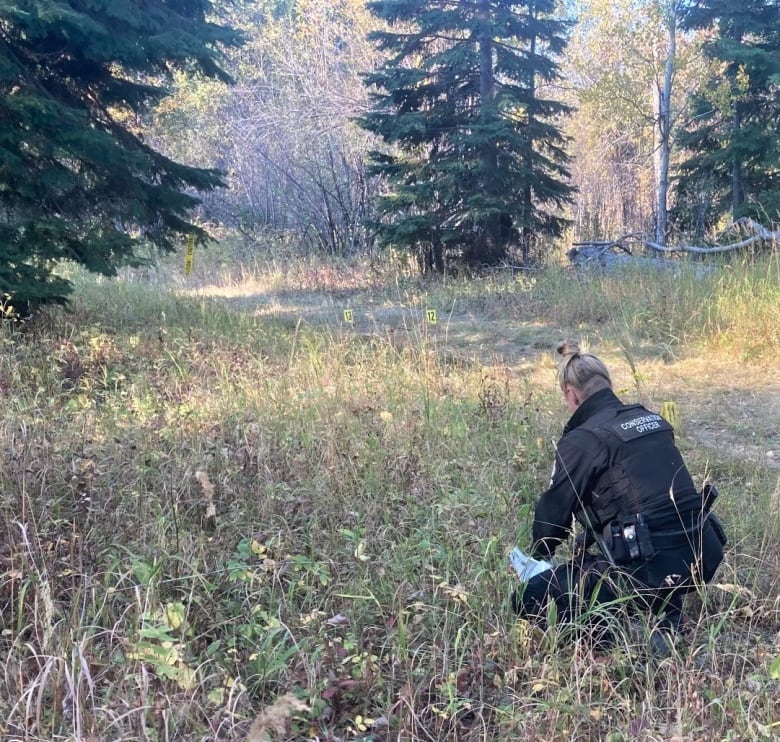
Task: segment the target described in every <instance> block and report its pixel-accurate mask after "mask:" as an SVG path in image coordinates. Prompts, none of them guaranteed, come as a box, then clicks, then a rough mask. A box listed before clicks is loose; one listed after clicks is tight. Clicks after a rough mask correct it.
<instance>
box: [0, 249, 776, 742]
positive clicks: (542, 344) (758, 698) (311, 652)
mask: <svg viewBox="0 0 780 742" xmlns="http://www.w3.org/2000/svg"><path fill="white" fill-rule="evenodd" d="M223 257H224V256H221V257H220V259H221V260H222V259H223ZM228 265H229V267H230V270H227V269H225V268H224V263H223V267H219V266H215V264H211V265H208V264H207V265H203V264H202V263H199V266H198V271H199V272H196V274H195V275H194V276H192V277H190V278H189V279H187V280H186V281H185V280H184V279H183V278H182V277H178V278H175V277H172V276H171V275H168V273H167V272H166V271H165V270H161V271H160V272H156V273H153V274H150V275H146V276H143V277H141V276H140V275H139V274H135V275H133V276H126V277H124V278H123V280H121V281H114V282H95V281H91V280H85V279H79V290H78V292H77V295H76V297H75V300H74V303H73V307H72V311H71V313H69V314H62V313H59V312H55V313H52V314H50V315H48V316H47V317H42V318H39V319H38V320H37V321H36V323H35V324H34V326H32V327H30V328H28V329H27V330H25V331H24V332H23V333H18V332H16V331H14V330H13V329H10V328H4V329H3V334H2V338H0V339H1V340H2V343H3V352H2V356H0V393H1V394H2V397H3V407H2V416H1V417H0V426H1V432H2V440H3V446H2V449H1V450H0V463H1V464H2V466H1V467H0V493H2V494H0V511H1V512H2V521H3V523H2V526H1V528H2V531H0V533H1V534H2V536H1V537H0V621H1V622H2V623H1V624H0V627H1V631H0V647H2V650H1V651H0V657H2V658H3V659H2V660H0V663H1V664H0V670H1V671H2V673H3V681H4V682H3V683H2V684H0V737H2V738H3V739H25V740H70V739H78V740H82V739H101V740H102V739H112V740H119V739H121V740H135V739H139V740H169V739H171V740H173V739H176V740H198V739H222V740H229V739H244V738H249V739H253V740H264V739H320V740H326V739H331V740H335V739H375V740H380V739H403V740H429V739H434V740H443V739H453V740H497V739H513V738H515V739H538V740H553V739H582V740H584V739H609V740H613V741H617V740H623V739H625V740H628V739H632V740H634V739H646V740H656V739H672V738H677V739H762V738H765V739H771V738H772V737H773V736H776V735H777V734H780V708H779V707H778V702H777V698H778V697H779V695H780V694H778V690H780V687H779V685H780V681H779V678H780V645H779V644H778V641H780V638H779V637H780V633H779V632H780V601H778V597H777V596H778V593H779V592H780V590H779V588H780V564H779V563H778V559H779V558H778V553H777V552H778V550H777V543H778V538H779V537H780V483H779V482H778V475H777V469H774V468H772V467H771V466H770V465H769V464H770V463H771V459H770V458H767V457H766V456H765V453H766V452H770V453H771V452H772V451H773V450H774V449H780V437H778V436H780V431H778V429H777V427H776V426H777V418H776V417H772V409H773V408H772V406H771V403H772V399H773V398H775V399H776V395H777V393H778V386H777V381H776V379H775V378H774V377H773V375H772V374H773V371H772V368H773V367H772V366H771V365H769V364H770V363H772V362H773V360H774V359H775V358H776V357H777V354H778V350H779V348H778V336H777V332H776V329H775V328H776V327H777V326H780V315H779V314H778V313H779V312H780V288H778V287H780V280H779V277H778V264H777V259H776V258H770V259H765V260H761V261H755V262H750V263H744V264H734V265H731V266H728V267H725V268H722V269H721V270H719V271H717V272H714V273H711V274H707V275H705V276H703V277H701V278H696V277H695V275H694V273H693V272H692V271H683V273H681V274H680V275H678V276H677V277H672V276H671V274H663V275H658V274H653V275H650V274H646V273H636V274H626V275H621V276H613V277H599V276H589V277H587V276H586V277H578V276H575V275H573V274H571V273H568V272H566V271H562V270H549V271H547V272H545V273H542V274H539V275H537V276H535V277H533V278H532V279H531V278H529V277H528V276H510V275H498V276H495V277H493V278H490V279H480V280H479V281H474V282H467V281H463V280H453V281H446V282H443V283H439V284H429V283H425V282H421V281H419V280H418V279H415V278H413V277H411V276H410V275H404V274H396V273H394V272H392V271H390V270H388V269H387V268H386V267H385V268H382V267H374V268H373V269H372V268H369V267H365V266H354V265H333V264H331V265H321V264H318V263H316V262H315V261H308V262H303V263H301V264H296V263H294V262H292V261H281V260H275V261H269V263H268V265H267V266H265V267H263V266H257V265H255V266H253V267H252V269H251V270H249V269H246V268H244V269H236V268H235V266H233V265H231V264H229V263H228ZM347 306H349V307H352V308H355V310H356V320H355V322H354V324H352V325H350V324H348V323H345V322H344V321H343V315H342V310H343V308H345V307H347ZM430 307H435V308H437V310H438V322H437V324H436V325H430V324H428V323H426V322H425V310H426V309H427V308H430ZM369 315H370V316H369ZM571 334H576V335H578V336H585V337H588V338H589V339H590V340H591V343H592V345H594V346H595V348H596V350H597V351H598V352H600V353H603V354H604V355H605V357H606V358H607V359H608V360H609V361H610V362H611V363H612V364H613V366H614V367H615V369H616V377H617V380H618V386H620V387H621V388H622V390H623V392H624V396H626V397H627V398H637V397H640V398H643V399H645V400H646V401H648V402H649V403H651V404H656V405H658V404H660V401H661V400H663V399H669V398H671V399H675V400H677V401H678V403H679V404H680V407H681V408H682V410H683V420H684V425H683V428H682V430H681V435H680V442H681V445H682V447H683V449H684V450H685V453H686V454H687V455H688V457H689V460H690V462H691V468H692V470H693V472H694V474H695V475H696V476H697V478H699V479H703V478H704V477H705V476H713V475H714V476H715V478H716V479H717V480H718V482H719V485H720V490H721V502H720V507H719V509H720V511H721V512H722V514H723V516H724V519H725V520H726V521H727V523H728V524H729V527H730V535H731V536H732V542H733V543H732V547H731V549H730V551H729V555H728V561H727V564H725V565H724V567H723V568H722V571H721V573H720V575H719V586H718V587H711V588H709V589H708V590H707V591H706V593H705V594H703V595H702V596H700V597H699V596H693V597H692V598H691V599H690V615H691V619H692V624H693V628H692V631H691V634H690V637H689V639H688V642H687V643H686V645H685V646H684V647H681V648H680V650H679V652H678V653H677V654H676V655H675V656H674V657H673V658H671V659H669V660H666V661H664V662H663V663H661V664H656V663H652V662H649V661H647V659H646V658H645V657H644V654H643V651H642V647H643V644H644V641H643V632H645V631H646V629H647V628H649V627H638V629H637V628H636V627H635V630H634V631H633V633H632V632H629V631H626V632H625V637H624V640H623V641H622V642H621V643H620V646H619V647H618V648H617V649H615V650H613V651H612V652H611V653H610V654H609V655H607V658H606V661H605V660H604V658H594V657H593V655H592V653H591V652H590V650H589V649H588V647H587V646H585V645H584V644H581V643H576V642H575V643H571V642H570V641H569V639H568V638H567V637H566V636H565V635H562V634H560V633H559V632H557V631H555V630H551V631H549V632H547V633H546V634H541V633H538V632H536V631H534V630H532V629H531V628H530V627H529V626H528V625H526V624H524V623H523V622H517V621H515V620H514V619H513V617H512V615H511V610H510V607H509V594H510V591H511V589H512V585H513V581H512V578H511V576H510V575H509V574H508V573H507V571H506V568H505V559H506V553H507V552H508V550H509V549H510V548H511V546H513V545H514V544H515V543H520V544H525V543H527V540H528V529H529V523H530V514H531V512H532V508H533V504H534V501H535V497H536V495H537V494H538V492H539V491H540V490H541V489H542V488H543V487H544V485H545V483H546V480H547V477H548V476H549V465H550V461H551V458H552V442H553V440H555V439H556V438H557V436H558V434H559V430H560V427H561V425H562V423H563V421H564V411H563V408H562V405H561V402H560V401H559V399H558V397H557V395H556V393H555V389H554V388H553V378H554V375H553V368H554V367H553V359H552V356H551V353H550V352H549V351H550V350H551V349H552V348H553V346H554V345H555V343H556V342H557V341H558V340H559V339H560V338H561V337H563V336H564V335H571ZM703 357H704V358H706V364H704V365H697V363H701V361H700V360H699V359H701V358H703ZM767 368H769V369H770V373H767ZM735 369H737V371H735ZM705 370H706V372H705ZM773 395H775V396H773ZM725 399H727V400H728V401H729V406H728V407H727V408H725V409H727V410H728V412H727V413H725V414H724V408H723V406H722V405H715V403H714V402H713V400H725ZM748 403H749V404H748ZM746 404H748V408H746V409H749V411H750V415H748V417H747V419H745V417H744V416H740V415H739V414H737V412H738V411H739V410H740V409H742V407H741V405H746ZM732 413H733V414H732ZM762 416H763V417H762ZM716 423H717V425H716ZM708 425H709V426H710V427H711V428H712V430H710V433H711V435H710V436H709V438H707V439H706V440H702V438H701V436H700V435H699V430H700V429H707V430H709V428H708ZM751 430H752V431H759V432H760V435H759V436H758V437H756V436H753V437H752V438H750V441H749V442H750V445H751V446H752V448H755V449H756V452H757V454H758V455H757V457H756V458H750V457H748V456H747V453H744V452H742V453H740V451H739V450H738V449H736V448H735V447H734V446H733V445H732V444H733V443H734V441H736V440H743V441H744V438H745V436H746V435H748V434H749V431H751ZM713 431H714V432H713ZM716 432H717V436H716V435H715V433H716ZM752 448H751V451H752ZM743 453H744V455H743ZM748 453H750V452H748ZM762 456H763V458H762ZM637 632H638V633H637Z"/></svg>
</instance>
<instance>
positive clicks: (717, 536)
mask: <svg viewBox="0 0 780 742" xmlns="http://www.w3.org/2000/svg"><path fill="white" fill-rule="evenodd" d="M558 352H559V353H560V354H561V355H562V356H563V360H562V361H561V363H560V366H559V371H558V381H559V384H560V388H561V392H562V393H563V396H564V398H565V400H566V405H567V407H568V409H569V412H570V413H572V416H571V418H570V420H569V422H568V423H567V424H566V426H565V427H564V430H563V435H562V436H561V438H560V440H559V441H558V445H557V450H556V456H555V462H554V466H553V473H552V478H551V480H550V486H549V488H548V489H547V490H546V491H545V492H544V493H543V494H542V495H541V496H540V498H539V501H538V503H537V505H536V510H535V514H534V522H533V546H532V556H533V557H535V558H537V559H542V560H546V559H549V558H550V557H551V556H552V555H553V554H554V553H555V550H556V548H557V547H558V546H559V545H560V544H561V543H562V542H563V541H565V540H566V539H568V537H569V536H570V535H571V528H572V523H573V521H574V520H576V521H577V522H578V523H579V524H580V525H581V526H582V533H581V534H580V537H581V540H580V543H579V547H580V548H579V549H578V550H577V552H576V554H575V557H574V559H573V560H572V561H571V562H569V563H567V564H562V565H559V566H557V567H555V568H551V569H549V570H547V571H544V572H542V573H541V574H538V575H536V576H534V577H533V578H531V579H530V580H528V581H527V582H525V583H523V584H522V585H521V587H520V589H519V590H518V591H517V593H516V594H515V595H514V597H513V605H514V607H515V610H516V611H517V612H518V613H520V614H521V615H524V616H526V617H529V618H535V619H537V620H541V621H543V620H544V619H545V617H546V616H547V615H548V614H549V611H550V606H551V604H554V605H555V609H556V610H555V612H556V614H557V620H558V621H559V622H561V621H576V620H577V619H578V618H580V617H581V616H582V615H583V614H585V612H587V615H588V616H590V618H588V620H587V621H586V624H587V623H590V624H593V623H594V621H595V623H596V624H597V625H596V630H597V640H599V641H601V643H604V640H605V639H608V631H607V630H606V629H605V628H604V627H605V626H606V623H608V621H606V619H607V618H608V614H609V612H610V611H611V612H614V613H617V612H619V611H620V610H621V606H622V605H624V604H626V603H629V604H630V606H631V608H632V609H635V608H636V607H637V606H639V607H641V608H643V609H646V610H649V611H651V612H652V613H653V614H655V615H656V616H657V617H658V626H659V627H660V628H662V629H666V630H667V631H668V632H670V633H672V634H674V633H675V632H677V631H679V629H680V627H681V625H682V622H683V599H684V596H685V594H686V593H687V592H690V591H691V590H693V589H695V587H696V585H697V584H702V583H706V582H709V581H710V580H711V579H712V577H713V575H714V573H715V570H716V569H717V567H718V565H719V564H720V562H721V560H722V558H723V546H724V545H725V543H726V538H725V536H724V534H723V530H722V528H721V527H720V524H719V522H718V521H717V519H716V518H715V515H714V514H713V513H711V511H710V506H711V504H712V500H713V499H714V496H715V490H714V488H705V490H704V491H703V492H698V491H697V490H696V487H695V486H694V483H693V480H692V478H691V475H690V473H689V472H688V469H687V468H686V466H685V463H684V462H683V459H682V456H681V454H680V452H679V450H678V449H677V446H676V445H675V442H674V430H673V428H672V426H671V425H670V424H669V423H668V422H667V421H666V420H665V419H664V418H663V417H661V416H660V415H658V414H656V413H654V412H651V411H649V410H647V409H645V408H644V407H642V406H641V405H625V404H623V403H622V402H621V401H620V400H619V399H618V397H617V396H616V395H615V394H614V392H613V390H612V381H611V378H610V375H609V371H608V370H607V368H606V366H605V365H604V363H603V362H602V361H601V360H600V359H599V358H597V357H596V356H594V355H591V354H590V353H584V352H581V351H580V349H579V347H578V346H577V344H576V343H573V342H571V341H567V342H565V343H563V344H561V346H560V347H559V348H558ZM593 544H598V546H599V547H600V551H601V554H600V556H598V557H595V556H593V555H591V554H589V553H588V551H587V549H588V547H589V546H591V545H593ZM600 609H603V612H602V611H601V610H600ZM605 622H606V623H605ZM599 627H601V630H600V631H599ZM591 628H593V627H591ZM652 638H653V649H654V650H655V651H656V652H657V653H665V652H666V651H668V645H667V644H666V640H665V638H664V637H663V634H661V633H658V632H654V635H653V637H652Z"/></svg>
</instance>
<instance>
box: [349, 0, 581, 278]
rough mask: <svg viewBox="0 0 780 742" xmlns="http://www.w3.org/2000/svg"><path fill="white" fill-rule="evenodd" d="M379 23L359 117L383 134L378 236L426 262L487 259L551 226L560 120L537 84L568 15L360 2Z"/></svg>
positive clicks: (436, 266) (560, 164)
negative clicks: (376, 64) (375, 59)
mask: <svg viewBox="0 0 780 742" xmlns="http://www.w3.org/2000/svg"><path fill="white" fill-rule="evenodd" d="M368 7H369V9H370V10H371V11H372V12H373V13H374V14H375V15H377V16H378V17H379V18H381V19H382V20H384V21H386V22H387V24H388V30H384V31H377V32H375V33H373V34H372V38H373V39H374V40H375V41H376V42H377V44H378V47H379V49H380V50H381V51H383V52H384V53H386V55H387V58H386V62H385V63H384V64H383V65H382V66H381V67H380V68H379V69H378V70H377V71H376V72H374V73H372V74H369V75H367V76H366V83H367V85H369V86H370V89H371V91H372V98H373V106H372V110H371V111H370V112H369V113H367V114H365V115H364V116H363V117H362V118H361V124H362V125H363V126H364V127H365V128H366V129H368V130H369V131H371V132H374V133H375V134H377V135H379V137H381V138H382V140H384V142H385V143H386V144H387V145H388V146H387V148H386V149H385V150H384V151H382V152H378V151H377V152H373V153H372V155H371V158H372V170H371V171H372V172H373V173H375V174H378V175H381V176H383V177H384V178H385V179H386V188H387V190H386V192H385V193H384V194H383V195H382V196H380V197H379V198H378V199H377V202H376V206H377V214H378V218H377V221H376V223H375V225H374V226H375V228H376V231H377V236H378V238H379V240H380V241H381V242H382V243H385V244H389V245H394V246H397V247H402V248H406V249H409V250H412V251H414V252H415V254H416V255H417V256H418V259H419V261H420V265H421V268H422V270H423V271H426V272H427V271H430V272H439V273H440V272H443V271H444V269H445V262H446V261H445V258H446V257H447V256H451V257H452V259H453V260H455V261H462V262H464V263H465V264H468V265H472V266H480V265H496V264H498V263H499V262H501V261H502V260H504V259H505V258H506V257H507V255H508V251H509V248H510V246H511V245H513V244H519V245H520V247H521V252H522V259H523V260H524V261H526V262H527V261H528V259H529V256H530V250H531V246H532V245H533V244H534V240H535V239H537V238H541V237H544V236H550V235H552V236H555V235H559V234H560V233H561V231H562V229H563V227H564V226H565V223H566V222H565V220H564V219H563V218H562V217H561V216H560V211H559V209H560V207H561V206H562V205H564V204H565V203H566V202H567V201H568V200H569V198H570V194H571V190H572V189H571V187H570V186H569V185H568V183H567V178H568V172H567V169H566V163H567V156H566V153H565V151H564V145H565V141H564V137H563V135H562V134H561V132H560V130H559V128H558V127H557V119H558V117H560V116H561V115H563V114H565V113H567V111H568V109H567V107H566V106H565V105H563V104H562V103H560V102H558V101H555V100H551V99H546V98H543V97H541V96H539V94H538V83H539V81H545V82H551V81H553V80H555V79H556V78H557V76H558V66H557V63H556V58H557V55H558V54H560V52H561V51H562V50H563V48H564V46H565V41H566V39H565V32H566V28H567V24H566V23H565V22H564V21H562V20H558V19H556V18H555V17H554V16H553V12H554V10H555V3H554V0H530V2H525V3H517V2H510V1H509V0H459V2H456V3H453V2H449V1H448V0H432V1H430V2H423V3H421V2H412V1H411V0H384V1H382V2H379V1H377V2H369V3H368Z"/></svg>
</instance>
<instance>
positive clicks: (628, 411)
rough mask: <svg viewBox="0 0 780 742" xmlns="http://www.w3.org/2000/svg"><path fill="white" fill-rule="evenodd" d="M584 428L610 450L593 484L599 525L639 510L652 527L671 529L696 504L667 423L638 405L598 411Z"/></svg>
mask: <svg viewBox="0 0 780 742" xmlns="http://www.w3.org/2000/svg"><path fill="white" fill-rule="evenodd" d="M578 429H580V430H588V431H589V432H591V433H592V434H593V435H595V436H596V437H597V438H598V439H599V440H600V441H601V442H602V443H603V444H604V445H605V446H606V447H607V449H608V450H609V468H608V469H607V471H606V472H604V474H602V476H601V477H600V478H599V480H598V482H597V483H596V485H595V487H594V488H593V494H592V500H591V506H592V509H593V514H594V515H595V517H596V520H597V521H599V526H601V527H603V526H605V525H606V524H608V523H610V522H611V521H614V520H622V519H627V518H628V519H632V518H635V517H636V515H637V514H639V513H641V514H642V515H643V517H644V520H645V522H646V523H647V525H648V526H649V527H650V529H651V530H660V531H666V530H673V529H674V528H675V525H677V526H678V527H679V526H680V524H681V515H683V514H684V515H685V518H686V520H687V519H688V516H689V514H690V513H691V511H692V510H694V509H696V507H697V504H698V505H699V506H700V495H698V493H697V492H696V487H695V485H694V483H693V480H692V479H691V475H690V473H689V472H688V469H687V468H686V466H685V463H684V462H683V459H682V456H681V454H680V452H679V451H678V449H677V446H676V445H675V443H674V430H673V428H672V426H671V425H670V424H669V423H668V422H667V421H666V420H665V419H664V418H663V417H661V416H660V415H658V414H656V413H654V412H650V411H648V410H647V409H645V408H644V407H642V406H641V405H621V406H619V407H610V408H607V409H605V410H601V411H599V412H597V413H596V414H595V415H593V416H592V417H590V418H589V419H588V420H586V421H585V422H584V423H583V424H582V425H581V426H579V428H578Z"/></svg>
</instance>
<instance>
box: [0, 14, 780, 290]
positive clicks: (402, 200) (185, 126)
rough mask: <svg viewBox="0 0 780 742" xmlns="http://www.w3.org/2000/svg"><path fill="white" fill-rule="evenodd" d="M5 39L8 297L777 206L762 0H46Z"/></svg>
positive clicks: (495, 259) (538, 246)
mask: <svg viewBox="0 0 780 742" xmlns="http://www.w3.org/2000/svg"><path fill="white" fill-rule="evenodd" d="M103 5H105V6H106V7H102V6H103ZM0 37H2V39H3V41H4V44H3V46H2V49H0V61H1V62H2V65H0V85H2V89H3V98H2V103H0V117H2V118H3V120H4V128H3V135H2V136H3V140H2V142H0V157H1V159H0V203H2V206H3V213H2V216H0V228H1V229H2V232H1V233H0V250H3V251H4V253H5V256H4V260H3V261H2V267H1V268H0V293H2V294H4V295H5V296H6V298H9V299H17V300H22V299H23V300H25V301H27V300H29V301H32V302H33V303H34V302H35V301H38V300H44V301H45V300H49V299H52V298H54V299H55V300H62V299H63V298H64V297H65V296H66V295H67V293H68V286H67V283H66V282H63V280H62V279H58V278H56V277H55V276H54V274H53V266H54V265H55V264H56V262H57V261H59V260H61V259H63V258H70V259H74V260H76V261H77V262H81V263H83V264H85V265H86V266H87V267H88V268H90V269H91V270H95V271H98V272H102V273H107V274H109V275H110V274H111V273H112V272H114V271H115V270H116V269H117V267H118V266H120V265H122V264H125V263H128V262H129V263H133V262H138V261H139V257H138V256H139V254H140V253H139V248H140V247H141V246H147V245H149V244H151V245H153V246H154V247H156V248H161V249H163V250H170V249H175V248H176V247H177V246H179V245H181V244H184V242H185V240H186V237H187V235H188V234H190V233H194V234H195V235H196V236H197V238H198V240H201V241H202V240H207V239H208V237H209V234H213V233H214V229H213V227H215V226H219V227H224V228H227V229H229V230H239V231H240V232H241V233H243V234H244V235H245V236H246V237H247V238H248V244H249V245H250V248H251V249H252V250H263V249H264V248H265V247H267V246H268V245H270V244H274V245H279V244H280V243H287V244H289V245H291V246H294V247H295V248H296V249H302V250H313V251H317V252H321V253H324V254H330V255H339V256H349V255H356V254H372V253H374V252H376V251H378V250H380V249H382V248H387V247H389V248H398V249H404V250H410V251H411V252H412V253H413V254H414V255H415V256H416V258H417V260H418V263H419V267H420V269H421V270H422V271H423V272H434V273H441V272H443V271H445V270H447V269H448V268H450V267H453V266H458V265H463V264H466V265H468V266H473V267H480V266H483V265H498V264H501V263H506V262H507V261H511V262H513V263H522V264H524V265H530V264H533V263H539V262H543V261H545V260H547V259H548V258H549V257H550V255H551V254H556V255H562V254H563V253H564V252H565V250H566V249H567V248H568V247H569V246H570V245H571V244H572V243H576V242H582V241H589V240H599V239H607V240H610V239H615V238H617V237H618V236H620V235H624V234H639V235H642V239H644V240H646V241H648V242H653V243H654V244H656V245H657V246H660V247H662V248H663V247H666V246H668V245H676V244H679V243H685V242H687V243H693V244H697V245H705V246H706V245H707V244H709V241H711V240H717V238H718V234H719V231H720V230H721V229H723V228H724V227H726V226H727V225H728V224H730V223H732V222H733V221H735V220H736V219H738V218H741V217H749V218H751V219H753V220H756V221H757V222H760V223H761V224H763V225H765V226H770V227H771V224H772V223H773V222H774V221H775V220H776V219H777V216H778V209H779V208H780V183H779V182H778V174H779V173H780V150H779V149H778V143H777V135H776V130H777V121H778V114H780V99H779V98H778V83H779V82H780V53H778V47H779V46H780V8H779V7H778V4H777V3H776V2H769V1H767V0H746V1H745V2H742V3H738V4H737V3H732V2H726V0H706V1H701V2H691V1H690V0H689V1H687V2H686V1H684V0H614V1H613V0H610V1H609V2H607V1H606V0H579V1H577V2H565V3H562V2H555V1H554V0H531V1H530V2H524V3H516V2H509V1H508V0H460V1H459V2H456V3H449V2H444V1H442V0H431V1H429V2H409V1H408V0H387V1H385V2H368V3H366V2H362V1H361V0H258V1H257V2H248V1H245V0H234V1H233V2H229V3H220V4H219V5H218V7H217V6H215V5H213V4H211V3H209V2H205V1H199V2H194V3H192V2H163V1H162V0H158V1H157V2H153V3H139V2H128V3H121V4H118V5H117V4H111V3H108V4H100V3H97V4H95V3H88V2H82V1H77V0H72V1H71V2H59V1H57V0H49V1H43V2H22V3H14V4H12V5H4V6H3V7H2V8H0ZM222 185H225V186H227V187H226V188H222V187H221V186H222ZM198 199H200V203H199V204H198ZM196 207H197V208H196Z"/></svg>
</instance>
